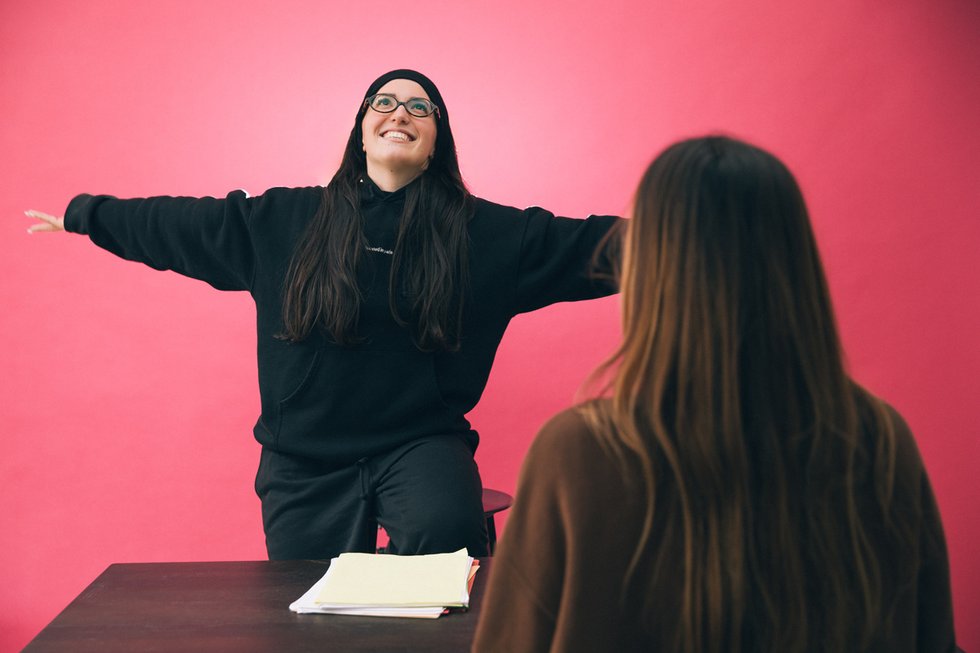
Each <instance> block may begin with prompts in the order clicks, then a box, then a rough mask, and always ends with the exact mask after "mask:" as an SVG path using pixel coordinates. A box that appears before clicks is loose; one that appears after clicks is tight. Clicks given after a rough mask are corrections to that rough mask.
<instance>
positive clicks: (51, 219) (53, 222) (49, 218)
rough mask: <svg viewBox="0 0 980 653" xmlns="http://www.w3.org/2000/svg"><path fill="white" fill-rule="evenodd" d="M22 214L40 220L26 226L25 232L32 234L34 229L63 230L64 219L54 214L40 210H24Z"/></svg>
mask: <svg viewBox="0 0 980 653" xmlns="http://www.w3.org/2000/svg"><path fill="white" fill-rule="evenodd" d="M24 215H26V216H27V217H29V218H36V219H37V220H40V222H35V223H34V224H32V225H31V226H30V227H28V228H27V233H29V234H32V233H34V232H35V231H64V230H65V219H64V218H59V217H58V216H56V215H49V214H47V213H43V212H41V211H34V210H30V211H24Z"/></svg>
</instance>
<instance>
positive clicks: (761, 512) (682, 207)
mask: <svg viewBox="0 0 980 653" xmlns="http://www.w3.org/2000/svg"><path fill="white" fill-rule="evenodd" d="M623 249H624V254H623V262H622V271H621V274H620V278H621V290H622V306H623V308H622V311H623V313H622V318H623V342H622V345H621V346H620V347H619V349H618V351H617V352H616V354H615V355H614V356H613V357H612V358H611V359H610V360H609V361H607V363H606V364H605V365H604V366H603V367H601V368H600V369H599V370H598V371H597V373H596V375H595V376H594V377H593V378H606V379H608V381H607V383H606V385H605V387H604V394H607V395H610V396H609V398H608V399H606V400H595V401H592V402H589V403H587V404H585V405H584V406H583V408H582V410H583V413H584V414H585V416H586V417H587V419H588V420H589V421H590V423H591V425H592V427H593V429H594V430H595V432H596V433H597V434H598V435H599V436H600V439H601V441H603V442H604V443H605V444H606V445H607V446H608V447H610V449H611V450H612V451H613V452H614V453H615V454H616V455H617V456H618V458H619V459H620V461H621V462H623V464H624V465H638V466H639V469H640V470H641V476H642V479H643V483H642V487H641V488H640V489H639V491H640V492H645V496H646V506H647V513H646V517H645V520H644V523H643V530H642V536H641V538H640V541H639V542H638V544H637V548H636V550H635V555H634V556H633V559H632V561H631V564H630V567H629V570H628V572H627V578H626V579H625V582H626V584H627V586H628V587H629V588H631V591H635V592H637V593H639V595H640V596H641V597H647V598H648V599H649V597H657V596H659V597H663V596H671V597H676V605H677V607H678V615H677V616H676V618H673V617H672V618H670V619H669V620H665V617H664V615H663V614H659V615H654V616H653V617H651V619H654V620H658V619H659V620H660V621H659V622H658V623H661V624H662V625H661V626H659V627H658V628H659V632H660V633H661V639H662V640H663V641H660V645H661V646H662V647H663V650H672V651H698V652H701V651H715V652H720V651H735V652H738V651H842V650H862V648H863V647H864V646H867V644H868V642H869V641H870V638H871V637H872V635H873V633H874V632H875V631H876V629H879V628H881V624H882V622H883V621H884V620H885V619H886V618H887V617H886V614H885V613H886V612H887V607H888V606H887V605H886V604H885V598H884V595H883V589H882V588H883V574H884V573H892V572H896V573H905V572H906V570H905V569H902V565H897V566H896V568H895V569H893V568H892V567H891V563H890V562H884V561H881V560H879V558H878V554H879V552H880V551H881V550H882V549H887V550H892V551H895V550H897V549H900V548H901V546H904V543H905V542H908V541H909V540H910V539H912V538H910V537H909V535H908V533H909V532H910V527H909V526H908V524H909V523H910V520H913V519H916V517H915V516H914V515H912V514H905V513H902V514H896V512H897V511H895V510H893V509H892V506H893V505H899V504H900V502H898V501H897V500H896V501H894V502H893V494H894V491H895V469H894V465H895V460H896V451H895V423H894V421H893V420H894V418H893V416H892V413H891V412H890V411H889V409H888V408H887V407H886V405H885V404H884V403H883V402H881V401H880V400H878V399H876V398H875V397H873V396H872V395H871V394H870V393H868V392H866V391H865V390H863V389H862V388H860V387H859V386H857V384H855V383H854V382H853V381H852V380H851V379H850V378H849V377H848V375H847V373H846V371H845V368H844V363H843V353H842V348H841V344H840V341H839V338H838V335H837V329H836V326H835V321H834V316H833V310H832V306H831V301H830V293H829V291H828V287H827V282H826V280H825V277H824V273H823V269H822V265H821V263H820V259H819V255H818V252H817V247H816V242H815V239H814V237H813V233H812V230H811V227H810V221H809V217H808V214H807V209H806V206H805V204H804V201H803V197H802V194H801V193H800V190H799V187H798V186H797V184H796V181H795V180H794V179H793V176H792V175H791V173H790V172H789V170H788V169H787V168H786V167H785V166H784V165H783V164H782V163H781V162H780V161H779V160H778V159H776V158H775V157H774V156H772V155H771V154H769V153H767V152H765V151H763V150H760V149H758V148H756V147H753V146H751V145H748V144H745V143H742V142H739V141H736V140H733V139H730V138H725V137H721V136H718V137H708V138H700V139H693V140H687V141H682V142H680V143H677V144H675V145H673V146H671V147H669V148H668V149H667V150H666V151H664V152H663V153H662V154H661V155H660V156H659V157H657V159H655V160H654V162H653V163H652V164H651V165H650V167H649V169H648V170H647V171H646V174H645V175H644V177H643V179H642V181H641V182H640V185H639V188H638V189H637V191H636V196H635V198H634V209H633V217H632V220H630V221H629V224H628V226H627V227H626V235H625V239H624V243H623ZM868 434H872V437H871V438H870V439H869V437H868ZM905 505H917V502H915V501H912V500H909V502H908V504H905ZM908 512H909V513H911V512H914V509H911V508H910V509H909V510H908ZM869 514H870V515H873V516H877V517H881V519H875V520H873V524H882V523H883V524H885V525H886V528H885V529H884V530H881V529H880V526H876V525H873V524H867V523H865V521H864V518H865V517H867V516H868V515H869ZM876 529H877V530H876ZM886 542H887V544H883V543H886ZM664 543H667V544H666V545H665V544H664ZM903 555H907V557H906V560H908V559H912V560H914V556H912V555H911V554H903ZM677 565H680V566H681V568H682V570H683V572H682V582H681V584H680V586H678V585H677V583H676V578H677V575H676V574H677V572H676V569H677ZM883 565H884V567H883ZM905 566H908V567H910V568H912V569H913V571H912V572H910V573H914V564H912V565H905ZM624 595H625V594H624ZM661 605H662V604H661ZM647 609H651V608H650V607H649V606H648V608H647Z"/></svg>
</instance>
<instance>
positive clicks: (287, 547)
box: [255, 435, 489, 560]
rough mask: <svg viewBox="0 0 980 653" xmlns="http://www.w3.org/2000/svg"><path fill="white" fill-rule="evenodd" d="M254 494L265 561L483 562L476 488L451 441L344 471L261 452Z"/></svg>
mask: <svg viewBox="0 0 980 653" xmlns="http://www.w3.org/2000/svg"><path fill="white" fill-rule="evenodd" d="M255 491H256V493H257V494H258V495H259V498H260V499H261V500H262V522H263V525H264V527H265V541H266V549H267V550H268V552H269V559H270V560H299V559H307V560H309V559H329V558H332V557H335V556H337V555H339V554H340V553H343V552H346V551H362V552H373V550H374V542H375V539H376V537H377V528H378V524H380V525H381V526H383V527H384V529H385V531H387V533H388V538H389V543H388V551H389V552H391V553H400V554H421V553H445V552H451V551H457V550H459V549H461V548H466V549H467V550H468V551H469V553H470V555H471V556H485V555H488V553H489V552H488V546H487V531H486V522H485V521H484V518H483V499H482V495H483V486H482V483H481V481H480V472H479V470H478V469H477V465H476V461H475V460H473V452H472V451H471V450H470V447H469V446H468V445H467V444H466V443H465V442H464V441H463V440H462V439H460V438H458V437H456V436H452V435H444V436H430V437H426V438H421V439H419V440H415V441H413V442H410V443H408V444H406V445H403V446H401V447H399V448H398V449H395V450H393V451H391V452H388V453H386V454H383V455H379V456H375V457H373V458H365V459H363V460H361V461H359V462H358V463H357V464H356V465H352V466H350V467H344V468H339V469H337V468H333V467H328V466H326V465H324V464H322V463H320V462H317V461H315V460H311V459H307V458H300V457H296V456H290V455H286V454H282V453H278V452H275V451H270V450H268V449H263V450H262V458H261V461H260V463H259V471H258V474H257V475H256V478H255Z"/></svg>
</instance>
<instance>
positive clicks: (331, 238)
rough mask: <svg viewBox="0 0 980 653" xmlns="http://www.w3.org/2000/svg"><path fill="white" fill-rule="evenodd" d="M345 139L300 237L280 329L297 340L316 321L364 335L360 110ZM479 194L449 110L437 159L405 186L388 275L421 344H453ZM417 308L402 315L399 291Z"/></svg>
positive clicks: (348, 334)
mask: <svg viewBox="0 0 980 653" xmlns="http://www.w3.org/2000/svg"><path fill="white" fill-rule="evenodd" d="M365 111H367V107H366V106H364V105H362V107H361V109H360V110H359V111H358V113H357V119H356V120H355V122H354V128H353V129H352V130H351V133H350V138H349V139H348V140H347V146H346V148H345V149H344V156H343V159H342V160H341V164H340V169H338V170H337V172H336V174H334V176H333V179H331V180H330V183H329V184H327V186H326V188H324V189H323V198H322V200H321V203H320V208H319V210H318V211H317V212H316V214H315V215H314V217H313V219H312V221H311V222H310V224H309V227H308V228H307V230H306V233H305V235H304V236H303V238H302V240H301V241H300V243H299V245H298V247H297V249H296V251H295V253H294V255H293V258H292V261H291V263H290V266H289V270H288V272H287V275H286V282H285V291H284V300H283V324H284V328H283V332H282V337H283V338H285V339H287V340H290V341H293V342H296V341H300V340H303V339H305V338H307V337H308V336H309V335H310V334H311V332H313V330H314V329H315V328H317V327H322V328H323V329H325V330H326V331H327V332H328V333H329V334H330V336H331V337H332V338H333V340H334V341H335V342H336V343H338V344H341V345H351V344H356V343H358V342H360V340H361V339H360V337H359V336H358V333H357V327H358V317H359V314H360V305H361V300H362V296H361V289H360V288H359V287H358V284H357V276H356V270H357V266H358V262H359V261H360V258H361V256H362V255H363V252H364V249H365V247H366V246H367V243H366V241H365V238H364V233H363V227H362V224H361V213H360V185H361V180H362V179H363V178H364V177H365V176H366V174H367V163H366V158H365V154H364V151H363V150H362V133H361V119H362V118H363V116H364V112H365ZM473 205H474V200H473V196H472V195H471V194H470V193H469V191H468V190H467V189H466V185H465V184H464V183H463V178H462V175H461V174H460V171H459V161H458V159H457V157H456V147H455V142H454V141H453V138H452V132H451V130H450V129H449V128H448V123H447V122H446V119H439V120H437V135H436V146H435V151H434V152H433V157H432V160H431V161H430V162H429V165H428V167H427V168H426V170H425V171H423V172H422V174H421V176H420V177H419V178H418V179H416V180H415V181H414V182H413V183H412V184H411V185H410V186H409V187H408V188H407V189H406V196H405V206H404V210H403V213H402V216H401V220H400V221H399V228H398V236H397V240H396V243H395V249H394V255H393V260H392V264H391V277H390V279H389V305H390V310H391V314H392V316H393V317H394V319H395V320H396V321H397V322H398V323H399V324H401V325H402V326H407V327H410V328H412V329H413V337H414V339H415V342H416V345H417V346H418V347H419V348H420V349H423V350H427V351H428V350H436V349H444V350H450V351H452V350H455V349H458V347H459V341H460V324H461V321H462V311H463V301H464V295H465V290H466V285H467V281H468V279H467V270H468V266H467V252H468V247H467V222H468V220H469V219H470V218H471V217H472V214H473ZM400 299H401V300H403V301H405V303H407V305H408V306H409V307H410V309H409V310H410V311H411V314H410V315H407V316H406V315H403V314H402V312H401V310H400V309H399V307H398V304H399V300H400Z"/></svg>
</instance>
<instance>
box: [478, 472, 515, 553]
mask: <svg viewBox="0 0 980 653" xmlns="http://www.w3.org/2000/svg"><path fill="white" fill-rule="evenodd" d="M513 503H514V497H512V496H510V495H509V494H507V493H506V492H501V491H500V490H490V489H488V488H483V516H484V517H485V518H486V520H487V541H488V542H489V544H490V555H493V551H494V549H496V548H497V525H496V524H495V523H494V520H493V516H494V514H496V513H498V512H500V511H501V510H507V509H508V508H510V507H511V505H512V504H513Z"/></svg>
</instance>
